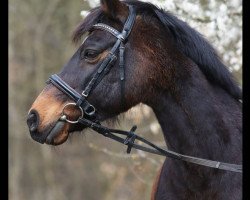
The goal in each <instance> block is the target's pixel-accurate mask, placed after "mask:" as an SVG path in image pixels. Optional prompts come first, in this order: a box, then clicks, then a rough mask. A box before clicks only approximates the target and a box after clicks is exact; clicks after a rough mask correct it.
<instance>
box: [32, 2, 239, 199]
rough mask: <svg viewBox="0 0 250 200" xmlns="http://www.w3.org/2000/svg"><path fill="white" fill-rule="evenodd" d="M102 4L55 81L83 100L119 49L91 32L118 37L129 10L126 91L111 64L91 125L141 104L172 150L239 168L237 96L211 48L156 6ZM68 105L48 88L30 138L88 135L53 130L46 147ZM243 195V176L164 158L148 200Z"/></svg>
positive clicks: (93, 98)
mask: <svg viewBox="0 0 250 200" xmlns="http://www.w3.org/2000/svg"><path fill="white" fill-rule="evenodd" d="M100 3H101V4H100V6H99V7H96V8H94V9H92V10H91V11H90V13H89V14H88V16H87V17H86V18H85V19H84V20H83V21H82V22H81V23H80V24H79V25H78V26H77V28H76V29H75V31H74V33H73V41H74V42H75V43H78V42H79V41H80V40H82V38H83V37H84V36H86V35H87V37H86V38H85V40H84V41H83V43H81V44H80V46H79V48H78V49H77V51H76V52H75V53H74V55H73V56H72V58H71V59H70V60H69V62H68V63H67V64H66V65H65V66H64V67H63V68H62V70H61V71H60V72H59V73H58V74H57V75H58V76H59V77H60V78H61V79H62V80H64V81H65V82H66V83H67V84H68V85H69V86H70V87H71V88H73V89H74V90H75V91H77V92H79V93H81V91H82V90H83V89H84V88H85V87H86V85H87V84H88V83H89V81H90V80H91V78H92V77H93V75H94V74H95V72H96V70H97V69H98V67H99V66H100V64H101V63H102V62H103V60H104V59H105V58H106V57H107V56H108V55H109V52H110V49H111V47H112V46H113V45H114V43H115V42H116V38H115V37H114V35H112V34H110V32H107V31H104V30H101V29H93V26H94V25H95V24H97V23H103V24H106V25H108V26H110V27H113V28H115V29H116V30H118V31H119V32H121V31H122V30H123V27H124V23H125V21H126V19H127V18H128V15H129V8H128V6H133V8H134V9H135V11H136V18H135V21H134V25H133V27H132V29H131V32H130V35H129V36H128V38H127V40H126V43H125V44H124V48H125V53H124V54H123V56H124V80H123V82H122V83H123V87H121V81H120V71H119V70H120V69H119V62H118V61H115V62H113V64H112V68H111V69H110V70H109V71H108V72H107V73H106V74H105V76H103V78H102V80H101V81H100V83H99V84H98V85H97V86H96V87H95V88H94V89H93V90H92V91H91V93H90V95H89V96H88V102H89V103H91V104H92V105H94V107H95V109H96V118H97V119H98V120H99V121H101V122H102V121H105V120H108V119H112V118H115V117H116V116H118V115H119V114H121V113H124V112H126V111H127V110H128V109H130V108H131V107H133V106H135V105H137V104H139V103H143V104H146V105H148V106H150V107H151V108H152V110H153V111H154V113H155V115H156V117H157V120H158V122H159V124H160V126H161V128H162V130H163V133H164V139H165V142H166V145H167V146H168V148H169V149H171V150H173V151H176V152H178V153H185V154H187V155H190V156H196V157H200V158H204V159H210V160H218V161H221V162H227V163H236V164H239V163H241V162H242V124H241V123H242V112H241V102H240V101H241V99H242V92H241V89H240V88H239V86H238V85H237V83H236V81H235V80H234V78H233V76H232V74H231V73H230V72H229V71H228V69H227V67H226V66H225V65H224V64H223V62H222V61H221V59H220V58H219V56H218V54H217V52H216V50H215V49H214V48H213V47H212V45H211V44H209V42H208V41H207V40H206V39H205V38H204V37H203V36H202V35H201V34H200V33H198V32H197V31H196V30H194V29H193V28H191V27H190V26H189V25H188V24H187V23H185V22H184V21H182V20H180V19H178V18H177V17H176V16H174V15H173V14H171V13H169V12H166V11H164V10H162V9H159V8H157V7H156V6H154V5H153V4H150V3H143V2H140V1H131V0H129V1H119V0H112V1H111V0H101V1H100ZM121 88H122V90H121ZM70 102H71V99H70V98H69V97H68V96H67V95H66V94H65V93H64V92H62V91H61V90H59V89H58V88H57V87H55V85H53V84H51V83H48V84H47V85H46V87H45V88H44V89H43V91H42V92H41V93H40V94H39V96H38V97H37V98H36V100H35V101H34V103H33V104H32V106H31V108H30V110H29V113H28V118H27V124H28V126H29V130H30V134H31V137H32V138H33V139H34V140H35V141H37V142H40V143H47V144H52V145H60V144H62V143H64V142H65V141H66V140H67V138H68V136H69V133H72V132H74V131H78V130H84V129H86V127H85V126H83V125H81V124H78V123H76V124H72V123H65V124H64V125H63V126H61V128H60V129H56V132H57V133H56V135H55V136H53V137H52V138H50V141H51V142H48V140H46V138H47V137H48V135H49V134H50V132H51V130H52V128H53V127H54V126H55V124H56V123H57V120H58V119H59V118H60V116H61V114H62V112H64V111H63V110H64V106H65V105H66V104H68V103H70ZM65 112H66V111H65ZM67 113H68V115H69V116H70V120H75V119H77V118H78V117H79V115H80V114H79V110H78V109H75V108H74V107H70V108H68V109H67ZM53 132H55V131H53ZM241 190H242V175H241V174H238V173H233V172H228V171H222V170H218V169H211V168H208V167H204V166H199V165H195V164H191V163H185V162H183V161H179V160H172V159H167V158H166V159H165V161H164V164H163V165H162V167H161V169H160V170H159V173H158V175H157V177H156V179H155V182H154V186H153V189H152V196H151V199H152V200H175V199H176V200H177V199H178V200H182V199H183V200H184V199H185V200H186V199H190V200H192V199H204V200H205V199H218V200H237V199H242V191H241Z"/></svg>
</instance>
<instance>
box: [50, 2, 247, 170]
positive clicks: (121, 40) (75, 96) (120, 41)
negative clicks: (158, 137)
mask: <svg viewBox="0 0 250 200" xmlns="http://www.w3.org/2000/svg"><path fill="white" fill-rule="evenodd" d="M135 17H136V12H135V10H134V8H133V7H132V6H129V16H128V18H127V20H126V22H125V25H124V27H123V30H122V32H119V31H117V30H116V29H114V28H113V27H110V26H108V25H106V24H102V23H98V24H95V25H94V26H93V27H92V28H93V29H100V30H104V31H107V32H109V33H110V34H112V35H113V36H115V37H116V38H117V41H116V42H115V44H114V46H113V47H112V49H111V50H110V51H109V54H108V55H107V57H105V59H104V60H103V62H102V63H101V64H100V66H99V67H98V69H97V71H96V72H95V73H94V75H93V77H92V79H91V80H90V81H89V83H88V84H87V86H86V87H85V89H84V90H83V92H82V93H81V94H79V93H78V92H77V91H76V90H74V89H73V88H72V87H70V86H69V85H68V84H67V83H66V82H65V81H63V80H62V79H61V78H60V77H59V76H58V75H56V74H54V75H52V76H51V77H50V78H49V80H48V81H47V83H52V84H53V85H54V86H56V87H57V88H58V89H59V90H61V91H62V92H64V93H65V94H67V95H68V96H69V97H70V98H71V99H72V100H73V101H74V102H75V103H67V104H66V105H65V106H64V107H63V110H62V116H61V117H60V119H59V120H58V121H57V123H56V125H55V127H54V128H53V130H52V133H51V134H50V135H49V136H48V138H47V142H48V143H51V142H52V141H53V137H54V136H55V135H56V134H57V133H58V130H59V129H61V128H62V127H63V126H64V124H65V123H66V122H67V123H71V124H77V123H78V124H82V125H83V126H85V127H88V128H91V129H93V130H94V131H96V132H97V133H99V134H101V135H103V136H105V137H108V138H110V139H112V140H115V141H117V142H119V143H122V144H124V145H127V153H128V154H129V153H130V152H131V149H132V148H135V149H139V150H142V151H146V152H149V153H153V154H158V155H162V156H166V157H169V158H173V159H177V160H182V161H185V162H189V163H195V164H198V165H202V166H206V167H211V168H216V169H222V170H226V171H232V172H238V173H242V165H236V164H229V163H224V162H219V161H213V160H207V159H202V158H197V157H192V156H187V155H183V154H179V153H176V152H174V151H170V150H168V149H162V148H160V147H158V146H157V145H155V144H153V143H151V142H149V141H148V140H146V139H144V138H142V137H140V136H138V135H136V134H135V130H136V128H137V127H136V126H133V127H132V128H131V129H130V130H129V131H124V130H118V129H110V128H107V127H105V126H103V125H101V123H100V122H99V121H98V120H96V109H95V107H94V106H93V105H91V104H90V103H89V102H88V101H87V97H88V96H89V94H90V92H91V91H92V90H93V89H94V88H95V87H96V86H97V85H98V84H99V83H100V81H101V80H102V79H103V77H104V76H105V75H106V74H107V73H108V72H109V70H110V69H111V67H112V66H113V64H114V63H115V61H116V60H117V56H116V55H115V54H116V51H117V50H119V69H120V80H121V93H122V94H123V92H124V91H123V90H124V84H125V65H124V51H125V43H126V41H127V38H128V36H129V34H130V32H131V30H132V28H133V24H134V22H135ZM123 101H124V98H122V103H123ZM69 106H74V107H76V108H77V109H79V110H80V112H81V115H80V117H79V118H78V120H75V121H72V120H69V119H67V115H66V114H65V112H64V111H65V109H66V108H67V107H69ZM85 115H86V117H87V118H85V117H84V116H85ZM118 135H122V136H126V138H123V137H120V136H118ZM136 140H138V141H140V142H142V143H144V144H146V145H148V146H149V147H146V146H143V145H139V144H136V143H135V141H136Z"/></svg>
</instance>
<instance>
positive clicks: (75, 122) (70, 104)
mask: <svg viewBox="0 0 250 200" xmlns="http://www.w3.org/2000/svg"><path fill="white" fill-rule="evenodd" d="M67 106H75V107H77V108H78V109H79V110H80V111H81V115H80V116H79V117H78V119H77V120H75V121H72V120H69V119H67V115H66V114H65V113H64V110H65V108H66V107H67ZM83 115H84V112H83V110H82V108H81V107H80V106H77V105H76V103H67V104H65V105H64V106H63V109H62V117H61V119H62V120H65V121H66V122H68V123H71V124H77V123H78V121H79V119H81V118H83ZM64 116H65V117H64Z"/></svg>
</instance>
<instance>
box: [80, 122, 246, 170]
mask: <svg viewBox="0 0 250 200" xmlns="http://www.w3.org/2000/svg"><path fill="white" fill-rule="evenodd" d="M78 122H79V123H80V124H83V125H85V126H87V127H89V128H91V129H93V130H94V131H96V132H98V133H100V134H101V135H103V136H105V137H108V138H110V139H112V140H115V141H117V142H119V143H122V144H125V145H127V146H128V149H127V153H130V151H131V148H135V149H139V150H142V151H145V152H149V153H153V154H158V155H162V156H167V157H170V158H173V159H177V160H182V161H185V162H189V163H194V164H198V165H202V166H206V167H210V168H216V169H221V170H225V171H232V172H238V173H242V165H236V164H229V163H224V162H219V161H213V160H208V159H202V158H197V157H193V156H187V155H183V154H179V153H176V152H174V151H171V150H168V149H163V148H160V147H158V146H157V145H155V144H153V143H151V142H149V141H148V140H146V139H144V138H142V137H140V136H138V135H136V134H135V133H134V131H135V128H134V127H133V128H132V129H131V130H130V131H123V130H117V129H109V128H107V127H105V126H102V125H101V124H100V123H95V122H92V121H90V120H87V119H84V118H81V119H79V121H78ZM114 133H115V134H119V135H123V136H127V138H125V139H124V138H122V137H119V136H117V135H115V134H114ZM136 140H139V141H141V142H142V143H144V144H146V145H148V146H150V147H151V148H150V147H146V146H143V145H139V144H136V143H135V141H136Z"/></svg>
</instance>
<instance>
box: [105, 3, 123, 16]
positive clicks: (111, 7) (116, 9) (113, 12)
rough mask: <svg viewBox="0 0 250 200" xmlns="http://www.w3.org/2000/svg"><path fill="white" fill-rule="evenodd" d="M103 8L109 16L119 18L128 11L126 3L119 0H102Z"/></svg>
mask: <svg viewBox="0 0 250 200" xmlns="http://www.w3.org/2000/svg"><path fill="white" fill-rule="evenodd" d="M101 9H102V10H103V12H104V13H105V14H106V15H108V16H109V17H112V18H117V17H118V15H122V13H123V12H124V11H126V5H125V4H124V3H122V2H120V1H119V0H101Z"/></svg>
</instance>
